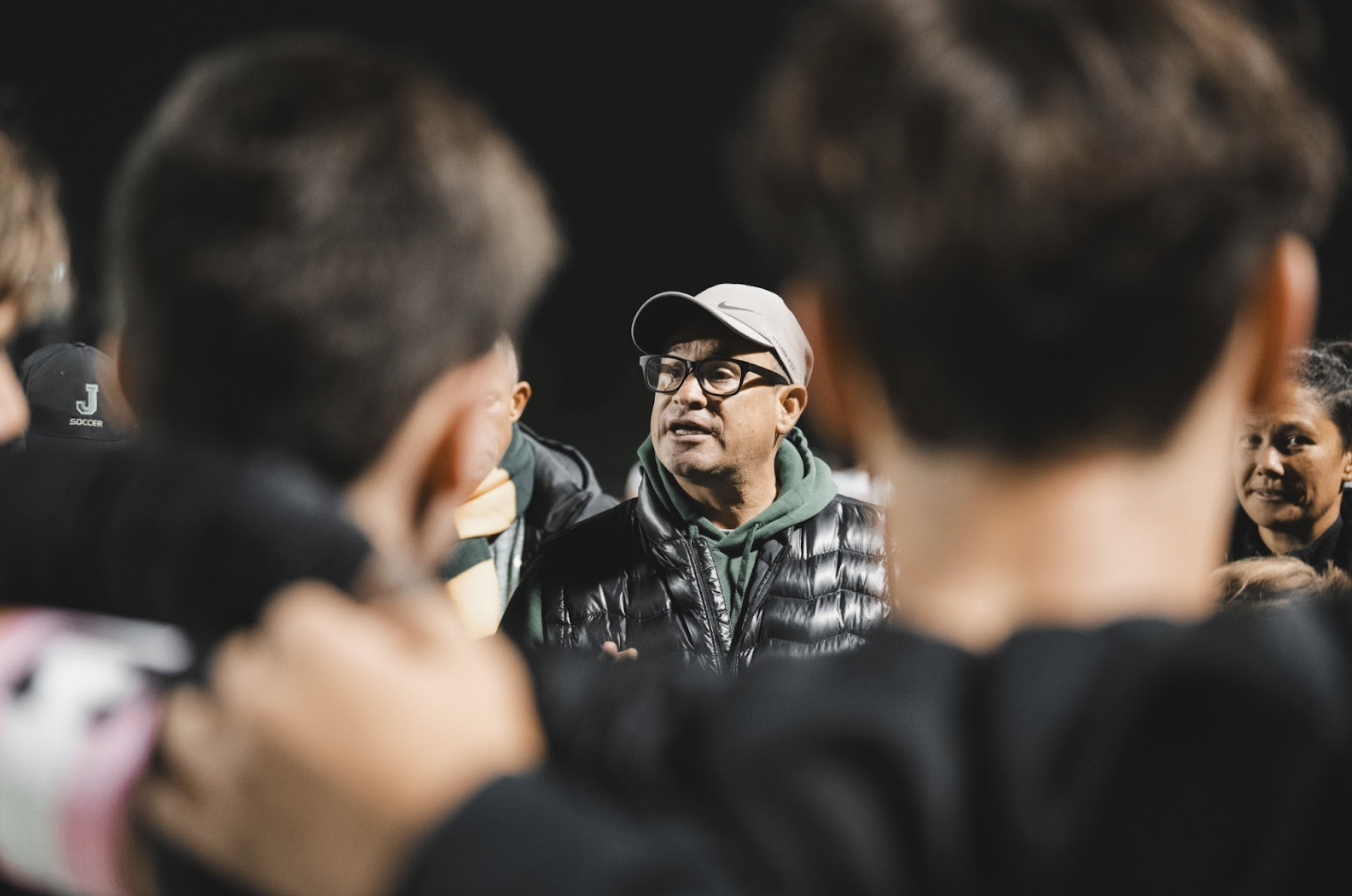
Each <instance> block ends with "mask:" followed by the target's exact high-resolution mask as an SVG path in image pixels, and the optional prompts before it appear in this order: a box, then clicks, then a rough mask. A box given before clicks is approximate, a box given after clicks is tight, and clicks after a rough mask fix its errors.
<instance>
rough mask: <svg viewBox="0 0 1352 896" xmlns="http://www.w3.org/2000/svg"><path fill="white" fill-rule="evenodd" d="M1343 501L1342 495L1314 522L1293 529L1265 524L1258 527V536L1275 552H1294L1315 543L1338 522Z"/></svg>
mask: <svg viewBox="0 0 1352 896" xmlns="http://www.w3.org/2000/svg"><path fill="white" fill-rule="evenodd" d="M1342 508H1343V502H1342V500H1341V495H1340V496H1339V500H1337V501H1335V502H1333V506H1332V507H1330V508H1329V509H1328V510H1326V511H1325V512H1324V515H1323V516H1321V517H1320V518H1319V519H1317V520H1315V521H1314V522H1313V523H1311V524H1309V525H1306V526H1301V527H1299V528H1292V529H1268V528H1265V527H1263V526H1259V527H1258V537H1259V538H1261V539H1262V540H1263V544H1265V545H1267V549H1268V550H1269V551H1271V552H1272V553H1274V554H1292V553H1295V552H1296V551H1298V550H1300V549H1301V548H1304V547H1308V546H1309V545H1312V544H1314V543H1315V542H1316V541H1318V540H1319V539H1320V538H1322V537H1323V535H1324V533H1325V532H1327V531H1328V530H1329V529H1331V528H1332V527H1333V524H1334V523H1336V522H1338V517H1339V516H1341V515H1342Z"/></svg>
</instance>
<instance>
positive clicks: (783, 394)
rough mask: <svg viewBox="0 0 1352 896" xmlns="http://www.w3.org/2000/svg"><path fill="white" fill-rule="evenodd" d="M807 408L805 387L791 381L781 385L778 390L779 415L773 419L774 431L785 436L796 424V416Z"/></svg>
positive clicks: (801, 414)
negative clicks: (786, 384) (788, 383)
mask: <svg viewBox="0 0 1352 896" xmlns="http://www.w3.org/2000/svg"><path fill="white" fill-rule="evenodd" d="M806 409H807V387H806V386H801V385H798V384H797V383H792V384H790V385H788V386H781V387H780V390H779V417H778V419H777V420H776V421H775V431H776V432H778V433H779V434H780V435H781V436H786V435H788V434H789V431H790V430H791V429H793V428H794V427H795V426H797V425H798V418H799V417H802V416H803V411H805V410H806Z"/></svg>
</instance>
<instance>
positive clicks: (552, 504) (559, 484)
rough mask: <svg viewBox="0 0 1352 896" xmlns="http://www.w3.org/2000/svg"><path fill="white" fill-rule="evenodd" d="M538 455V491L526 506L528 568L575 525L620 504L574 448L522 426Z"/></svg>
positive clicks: (524, 561)
mask: <svg viewBox="0 0 1352 896" xmlns="http://www.w3.org/2000/svg"><path fill="white" fill-rule="evenodd" d="M517 427H518V428H519V429H520V430H521V434H522V435H523V436H525V437H526V443H527V444H528V445H530V447H531V450H532V451H533V452H534V454H535V476H534V481H535V484H534V487H533V489H532V490H531V496H530V504H528V505H527V506H526V513H525V522H526V540H525V546H524V550H523V552H522V562H523V563H524V564H526V565H527V566H528V565H530V563H531V562H532V561H533V560H534V559H535V557H536V556H537V555H538V554H539V552H540V545H541V544H542V543H543V542H544V541H545V540H546V539H549V538H551V537H553V536H555V535H557V534H559V533H560V532H562V531H563V530H564V529H567V528H568V527H569V526H571V525H573V524H574V523H576V522H578V521H580V520H584V519H586V518H587V517H590V516H595V515H596V514H598V513H600V512H601V511H603V510H609V509H610V508H612V507H614V506H615V505H616V504H618V503H619V501H617V500H616V499H615V498H613V497H611V496H610V495H607V494H606V493H605V492H603V491H602V490H601V485H600V483H598V482H597V481H596V474H595V473H594V472H592V468H591V464H589V463H587V459H586V458H585V457H583V456H582V452H580V451H578V450H577V449H576V448H574V447H573V446H572V445H565V444H564V443H563V442H556V441H554V440H553V439H546V438H545V437H544V436H542V435H540V434H539V433H537V432H535V430H533V429H531V428H530V427H529V426H526V425H525V424H524V423H518V424H517Z"/></svg>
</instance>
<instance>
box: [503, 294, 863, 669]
mask: <svg viewBox="0 0 1352 896" xmlns="http://www.w3.org/2000/svg"><path fill="white" fill-rule="evenodd" d="M632 332H633V338H634V344H635V345H636V346H637V347H638V349H639V351H641V352H643V353H644V354H643V356H642V358H641V359H640V364H641V366H642V370H643V378H644V382H645V384H646V385H647V386H648V388H649V389H650V390H652V392H653V393H654V394H653V411H652V417H651V421H650V426H649V437H648V439H647V440H646V441H644V443H643V445H642V446H640V447H639V450H638V456H639V466H640V468H641V469H642V471H643V485H642V486H641V488H640V489H639V495H638V497H637V498H636V499H634V500H632V501H628V502H626V503H624V504H621V505H620V506H619V507H616V508H614V509H612V510H609V511H607V512H605V513H602V514H600V515H598V516H596V517H593V518H592V519H590V520H587V521H585V522H583V523H581V524H579V525H578V526H576V527H574V528H572V529H570V530H568V531H566V532H564V533H563V534H561V535H560V536H558V537H557V538H555V539H554V540H552V541H550V542H549V543H547V544H546V545H545V546H544V548H543V550H542V552H541V554H540V557H539V559H538V560H537V562H536V563H535V565H534V566H533V567H532V568H531V569H530V570H529V571H528V572H527V574H526V577H525V579H524V580H523V582H522V584H521V587H520V588H519V589H518V590H517V592H516V594H515V595H514V596H513V598H512V602H511V605H510V606H509V607H508V609H507V614H506V616H505V617H504V619H503V625H502V627H503V630H504V631H505V632H507V634H509V635H510V636H511V637H512V638H513V639H514V640H516V641H517V642H518V643H519V644H521V645H522V646H524V647H525V648H526V649H528V650H538V649H542V648H545V649H556V648H570V649H580V650H585V651H595V652H597V653H600V652H603V651H604V652H608V653H627V652H629V651H636V652H637V654H638V655H639V656H645V655H651V654H658V653H679V654H681V655H683V656H684V657H685V658H686V659H687V660H688V661H690V662H694V663H698V664H700V665H705V666H708V667H710V668H714V669H717V670H720V671H724V672H737V671H739V670H741V669H743V668H745V667H746V666H747V665H748V664H749V663H750V662H751V661H752V660H753V659H760V658H763V657H765V656H770V655H782V656H807V655H811V654H820V653H831V652H837V651H842V650H847V649H850V648H853V647H857V646H859V645H861V644H863V642H864V637H865V636H866V635H867V633H868V632H869V630H870V629H872V628H874V627H875V626H876V625H877V624H878V623H879V622H881V621H882V620H883V618H884V617H885V616H886V615H887V604H886V580H887V576H886V571H885V564H884V552H883V533H882V517H881V511H880V510H879V509H878V508H876V507H874V506H872V505H870V504H866V503H864V502H861V501H857V500H854V499H852V498H847V497H843V496H841V495H838V494H837V492H836V487H835V484H834V482H833V481H832V479H831V474H830V469H829V468H828V467H827V465H826V464H825V463H824V462H823V461H821V460H819V459H818V458H816V457H815V456H813V454H812V451H811V450H810V449H809V447H808V444H807V440H806V438H805V437H804V436H803V433H802V431H801V430H799V429H798V428H797V423H798V418H799V417H800V416H801V415H802V413H803V410H804V408H805V407H806V406H807V398H808V393H807V384H808V380H809V378H810V377H811V374H812V347H811V346H810V345H809V344H808V341H807V337H806V336H805V335H804V334H803V330H802V328H801V327H800V326H799V325H798V321H797V320H796V319H795V318H794V316H793V314H792V312H790V311H789V309H788V307H787V306H786V305H785V304H784V302H783V300H782V299H780V297H779V296H777V295H775V294H774V293H772V292H769V291H767V290H764V289H759V288H757V287H754V286H744V285H740V284H731V283H725V284H721V285H718V286H714V287H711V288H709V289H706V290H705V291H704V292H701V293H699V294H698V295H694V296H691V295H687V294H685V293H679V292H666V293H661V294H659V295H656V296H653V297H652V298H651V299H649V300H648V301H647V302H645V303H644V304H643V306H642V307H641V308H639V311H638V314H636V315H635V316H634V323H633V329H632ZM629 655H633V654H632V653H630V654H629Z"/></svg>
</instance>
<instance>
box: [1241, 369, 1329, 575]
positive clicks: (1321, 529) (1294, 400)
mask: <svg viewBox="0 0 1352 896" xmlns="http://www.w3.org/2000/svg"><path fill="white" fill-rule="evenodd" d="M1293 361H1294V364H1293V368H1294V370H1293V374H1292V382H1291V383H1290V388H1289V390H1288V391H1287V394H1286V396H1285V397H1284V398H1283V399H1282V400H1281V401H1279V402H1276V403H1275V404H1273V405H1272V406H1271V407H1270V408H1269V409H1267V410H1265V411H1263V412H1261V413H1253V414H1250V415H1249V416H1248V417H1246V418H1245V420H1244V422H1243V423H1242V424H1241V426H1240V431H1239V436H1238V438H1237V439H1236V442H1235V454H1234V475H1235V489H1236V492H1237V494H1238V497H1239V503H1240V512H1239V513H1237V514H1236V520H1235V531H1234V535H1233V537H1232V538H1231V542H1230V554H1229V559H1231V560H1241V559H1244V558H1246V557H1267V556H1288V557H1294V558H1296V559H1298V560H1301V561H1303V562H1305V563H1307V564H1309V565H1310V566H1312V567H1314V568H1315V569H1324V568H1326V567H1327V565H1328V563H1329V561H1332V562H1333V564H1334V565H1335V566H1337V567H1339V568H1341V569H1343V570H1348V569H1349V567H1352V528H1350V527H1349V526H1348V525H1347V523H1346V520H1347V517H1348V513H1349V512H1352V504H1349V493H1348V492H1347V491H1345V490H1344V486H1345V485H1347V484H1348V483H1349V482H1352V343H1348V342H1332V343H1322V344H1319V345H1316V346H1315V347H1313V348H1311V349H1307V350H1302V351H1300V352H1297V353H1296V357H1295V358H1294V359H1293Z"/></svg>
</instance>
